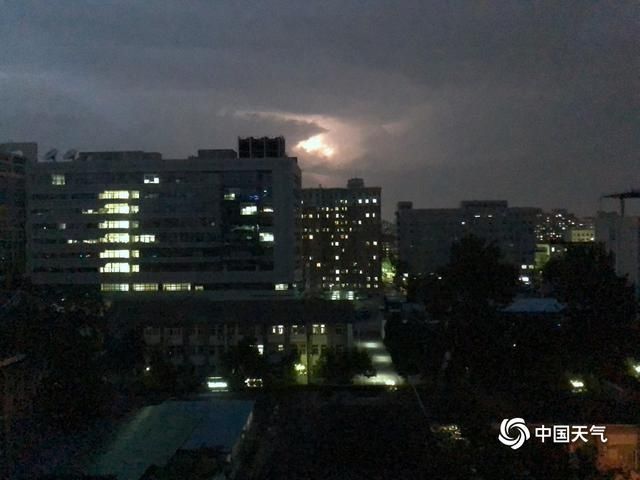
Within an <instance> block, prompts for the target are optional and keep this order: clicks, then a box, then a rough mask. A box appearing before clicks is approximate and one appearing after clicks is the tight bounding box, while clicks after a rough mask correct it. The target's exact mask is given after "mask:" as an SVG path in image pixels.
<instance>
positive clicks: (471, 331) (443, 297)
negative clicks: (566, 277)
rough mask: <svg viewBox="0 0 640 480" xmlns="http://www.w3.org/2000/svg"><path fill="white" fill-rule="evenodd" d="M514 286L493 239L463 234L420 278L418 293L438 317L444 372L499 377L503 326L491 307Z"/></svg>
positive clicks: (514, 275)
mask: <svg viewBox="0 0 640 480" xmlns="http://www.w3.org/2000/svg"><path fill="white" fill-rule="evenodd" d="M517 285H518V277H517V269H516V268H515V267H514V266H513V265H511V264H509V263H507V262H505V261H504V260H503V259H502V256H501V253H500V249H499V248H498V247H497V246H496V245H495V244H493V243H489V244H488V243H487V242H485V241H484V240H483V239H481V238H478V237H475V236H472V235H469V236H466V237H463V238H462V239H461V240H460V241H459V242H456V243H454V244H453V245H452V247H451V256H450V260H449V263H448V264H447V265H445V266H444V267H443V268H441V269H440V270H439V271H438V272H437V273H436V274H434V275H431V276H429V277H427V278H425V279H424V282H423V286H422V296H423V298H424V301H425V306H426V309H427V311H428V313H429V314H430V315H431V317H432V318H434V319H438V320H441V321H442V323H443V328H444V330H445V332H444V335H443V336H442V338H444V339H445V342H446V346H445V350H446V351H449V352H450V354H451V361H450V362H449V363H450V366H449V367H448V369H449V374H450V375H451V376H454V377H455V378H463V377H464V376H466V375H470V374H472V373H474V370H475V373H476V374H477V376H478V377H479V378H481V379H482V378H484V379H485V380H486V381H489V382H491V381H493V380H494V377H495V376H496V375H498V376H499V374H500V373H499V372H500V369H501V364H502V359H503V358H504V355H505V352H504V342H503V341H502V340H503V335H504V329H503V327H502V325H501V324H500V322H499V320H498V316H497V311H498V309H499V308H501V307H502V306H504V305H506V304H508V303H509V302H510V301H511V299H512V298H513V295H514V293H515V290H516V288H517Z"/></svg>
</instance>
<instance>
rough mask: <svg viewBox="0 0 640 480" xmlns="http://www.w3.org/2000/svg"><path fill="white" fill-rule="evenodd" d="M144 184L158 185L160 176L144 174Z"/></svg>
mask: <svg viewBox="0 0 640 480" xmlns="http://www.w3.org/2000/svg"><path fill="white" fill-rule="evenodd" d="M144 183H160V176H159V175H158V174H157V173H145V174H144Z"/></svg>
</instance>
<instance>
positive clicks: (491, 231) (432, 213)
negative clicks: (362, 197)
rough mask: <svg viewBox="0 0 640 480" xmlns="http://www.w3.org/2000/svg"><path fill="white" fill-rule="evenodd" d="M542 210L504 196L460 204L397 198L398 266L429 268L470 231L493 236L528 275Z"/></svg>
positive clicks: (410, 270)
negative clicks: (435, 205) (427, 204)
mask: <svg viewBox="0 0 640 480" xmlns="http://www.w3.org/2000/svg"><path fill="white" fill-rule="evenodd" d="M539 213H540V210H539V209H537V208H528V207H509V206H508V204H507V202H506V201H464V202H462V203H461V204H460V207H459V208H442V209H414V208H413V204H412V203H411V202H400V203H399V204H398V209H397V211H396V226H397V229H398V257H399V261H400V268H401V269H404V271H406V272H407V273H409V274H412V275H423V274H429V273H432V272H434V271H436V270H437V269H438V268H440V267H442V266H443V265H445V264H446V263H447V262H448V261H449V255H450V251H451V245H452V244H453V243H454V242H456V241H458V240H460V239H461V238H462V237H464V236H465V235H468V234H473V235H475V236H478V237H481V238H484V239H485V240H487V241H488V242H495V243H496V244H497V246H498V247H500V250H501V252H502V253H503V255H504V256H505V259H506V260H507V261H509V262H511V263H513V264H514V265H516V266H517V267H518V268H519V269H521V274H522V275H523V276H527V275H529V274H531V272H532V270H533V269H534V260H535V251H536V235H535V225H536V218H537V215H538V214H539Z"/></svg>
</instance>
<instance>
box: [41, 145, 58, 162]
mask: <svg viewBox="0 0 640 480" xmlns="http://www.w3.org/2000/svg"><path fill="white" fill-rule="evenodd" d="M57 156H58V149H56V148H52V149H51V150H49V151H48V152H47V153H45V154H44V159H45V160H46V161H47V162H55V161H56V157H57Z"/></svg>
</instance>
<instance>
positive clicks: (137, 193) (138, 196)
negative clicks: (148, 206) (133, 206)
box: [131, 190, 140, 198]
mask: <svg viewBox="0 0 640 480" xmlns="http://www.w3.org/2000/svg"><path fill="white" fill-rule="evenodd" d="M131 198H140V192H139V191H137V190H132V191H131Z"/></svg>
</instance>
